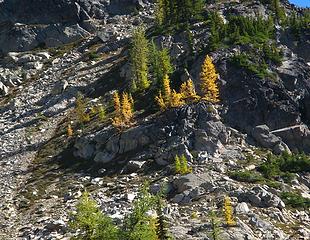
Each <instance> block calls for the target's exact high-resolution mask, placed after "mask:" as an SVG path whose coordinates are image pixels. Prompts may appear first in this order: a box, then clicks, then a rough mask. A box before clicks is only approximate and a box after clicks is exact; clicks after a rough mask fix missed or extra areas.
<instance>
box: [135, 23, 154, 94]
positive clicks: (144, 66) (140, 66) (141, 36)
mask: <svg viewBox="0 0 310 240" xmlns="http://www.w3.org/2000/svg"><path fill="white" fill-rule="evenodd" d="M130 60H131V70H132V76H133V79H132V82H133V83H134V84H135V85H136V87H137V89H139V90H145V89H147V88H149V86H150V81H149V79H148V40H147V39H146V37H145V30H144V28H143V27H137V28H136V29H134V31H133V34H132V44H131V49H130Z"/></svg>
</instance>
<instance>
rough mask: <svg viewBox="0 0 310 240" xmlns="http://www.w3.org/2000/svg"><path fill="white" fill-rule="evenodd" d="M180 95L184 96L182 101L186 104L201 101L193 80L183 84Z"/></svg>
mask: <svg viewBox="0 0 310 240" xmlns="http://www.w3.org/2000/svg"><path fill="white" fill-rule="evenodd" d="M180 93H181V95H182V99H183V100H185V101H186V102H195V101H197V100H198V99H199V96H198V95H197V93H196V90H195V85H194V83H193V81H192V80H191V79H189V80H187V81H186V82H184V83H182V85H181V88H180Z"/></svg>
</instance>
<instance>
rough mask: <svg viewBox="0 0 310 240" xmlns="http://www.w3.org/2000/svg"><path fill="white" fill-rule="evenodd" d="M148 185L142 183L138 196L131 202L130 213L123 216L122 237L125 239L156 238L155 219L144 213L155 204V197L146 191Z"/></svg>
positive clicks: (151, 239)
mask: <svg viewBox="0 0 310 240" xmlns="http://www.w3.org/2000/svg"><path fill="white" fill-rule="evenodd" d="M148 189H149V185H148V184H147V183H144V185H143V186H142V188H141V190H140V192H139V195H138V197H137V198H136V199H135V201H134V203H133V210H132V213H131V214H130V215H128V216H126V218H125V222H124V229H123V230H124V237H123V238H124V239H126V240H145V239H148V240H158V238H157V234H156V219H153V218H152V217H149V216H147V215H146V212H147V211H148V210H150V209H153V208H154V206H155V201H156V199H155V197H154V196H153V195H151V194H150V193H149V191H148Z"/></svg>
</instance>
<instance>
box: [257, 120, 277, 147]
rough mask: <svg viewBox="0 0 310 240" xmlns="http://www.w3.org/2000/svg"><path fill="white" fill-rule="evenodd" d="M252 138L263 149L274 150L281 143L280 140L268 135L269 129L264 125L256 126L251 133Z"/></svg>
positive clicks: (270, 134)
mask: <svg viewBox="0 0 310 240" xmlns="http://www.w3.org/2000/svg"><path fill="white" fill-rule="evenodd" d="M252 136H253V138H254V139H255V140H256V141H257V142H258V143H259V144H260V145H261V146H262V147H265V148H271V149H272V148H274V147H275V146H276V145H277V144H279V143H280V142H281V138H279V137H277V136H275V135H274V134H272V133H270V129H269V128H268V126H266V125H260V126H256V127H255V128H254V129H253V131H252Z"/></svg>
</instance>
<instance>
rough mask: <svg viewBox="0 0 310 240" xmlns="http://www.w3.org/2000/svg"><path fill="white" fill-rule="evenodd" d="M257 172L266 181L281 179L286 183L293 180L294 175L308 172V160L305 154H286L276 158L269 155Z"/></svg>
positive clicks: (309, 165) (309, 167) (309, 169)
mask: <svg viewBox="0 0 310 240" xmlns="http://www.w3.org/2000/svg"><path fill="white" fill-rule="evenodd" d="M258 170H259V171H260V172H261V173H262V174H263V176H264V177H266V178H268V179H274V178H276V177H282V178H283V179H284V180H285V181H286V182H289V181H291V180H292V179H293V177H294V173H299V172H310V158H309V156H307V155H305V154H303V153H302V154H288V153H283V154H282V155H279V156H276V155H272V154H269V155H268V156H267V161H266V162H264V163H262V164H261V165H260V166H259V168H258Z"/></svg>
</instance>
